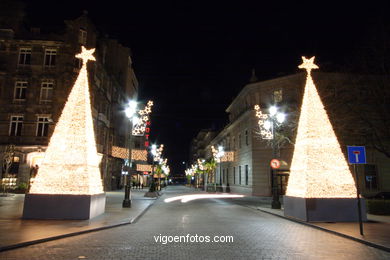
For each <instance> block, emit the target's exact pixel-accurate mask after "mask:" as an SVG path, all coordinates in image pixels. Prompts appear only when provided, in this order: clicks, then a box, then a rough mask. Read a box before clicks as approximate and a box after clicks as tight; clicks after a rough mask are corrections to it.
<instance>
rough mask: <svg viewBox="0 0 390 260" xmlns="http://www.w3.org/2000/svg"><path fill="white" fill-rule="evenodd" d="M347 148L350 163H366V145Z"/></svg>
mask: <svg viewBox="0 0 390 260" xmlns="http://www.w3.org/2000/svg"><path fill="white" fill-rule="evenodd" d="M347 150H348V162H349V163H350V164H365V163H366V148H365V147H364V146H347Z"/></svg>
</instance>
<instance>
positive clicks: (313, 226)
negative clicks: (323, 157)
mask: <svg viewBox="0 0 390 260" xmlns="http://www.w3.org/2000/svg"><path fill="white" fill-rule="evenodd" d="M248 208H250V207H248ZM251 209H254V208H251ZM256 210H258V211H261V212H264V213H268V214H270V215H273V216H276V217H279V218H282V219H286V220H289V221H292V222H295V223H299V224H302V225H305V226H308V227H312V228H315V229H318V230H322V231H325V232H328V233H330V234H333V235H336V236H339V237H343V238H347V239H350V240H353V241H356V242H359V243H361V244H365V245H367V246H370V247H373V248H376V249H380V250H383V251H386V252H390V247H387V246H383V245H379V244H375V243H373V242H369V241H367V240H364V239H360V238H356V237H353V236H350V235H346V234H343V233H339V232H336V231H333V230H330V229H326V228H323V227H319V226H316V225H314V224H310V223H308V222H303V221H300V220H297V219H293V218H289V217H285V216H281V215H278V214H275V213H272V212H268V211H266V210H262V209H259V208H256Z"/></svg>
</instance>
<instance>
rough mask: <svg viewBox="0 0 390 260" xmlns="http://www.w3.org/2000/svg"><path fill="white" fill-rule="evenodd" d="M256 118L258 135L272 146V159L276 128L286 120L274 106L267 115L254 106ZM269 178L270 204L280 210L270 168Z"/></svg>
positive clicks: (276, 186) (274, 157) (276, 151)
mask: <svg viewBox="0 0 390 260" xmlns="http://www.w3.org/2000/svg"><path fill="white" fill-rule="evenodd" d="M255 110H256V116H257V117H258V118H259V126H260V133H261V137H262V138H263V139H268V140H271V146H272V157H273V158H272V159H276V157H278V150H277V140H276V138H275V134H276V127H277V126H280V125H281V124H282V123H283V122H284V121H285V119H286V115H285V114H284V113H281V112H278V108H277V107H276V106H271V107H270V108H269V114H268V115H267V114H263V113H262V112H261V110H260V107H259V106H258V105H256V106H255ZM271 178H272V204H271V207H272V208H273V209H280V208H281V203H280V200H279V189H278V183H277V182H278V179H277V175H276V172H275V170H274V169H273V168H271Z"/></svg>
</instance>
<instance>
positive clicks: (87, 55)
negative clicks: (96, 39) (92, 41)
mask: <svg viewBox="0 0 390 260" xmlns="http://www.w3.org/2000/svg"><path fill="white" fill-rule="evenodd" d="M94 52H95V48H92V49H89V50H87V49H86V48H85V47H84V46H81V53H79V54H77V55H76V58H79V59H82V60H83V64H87V62H88V61H89V60H92V61H96V59H95V57H94V56H93V54H94Z"/></svg>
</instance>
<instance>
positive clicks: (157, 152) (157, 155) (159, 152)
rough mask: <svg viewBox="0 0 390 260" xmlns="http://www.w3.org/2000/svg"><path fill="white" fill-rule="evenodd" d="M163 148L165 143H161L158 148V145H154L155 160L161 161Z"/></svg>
mask: <svg viewBox="0 0 390 260" xmlns="http://www.w3.org/2000/svg"><path fill="white" fill-rule="evenodd" d="M163 150H164V145H163V144H161V145H160V147H159V148H157V146H156V145H152V155H153V160H154V161H155V162H159V161H160V159H161V155H162V151H163Z"/></svg>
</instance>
